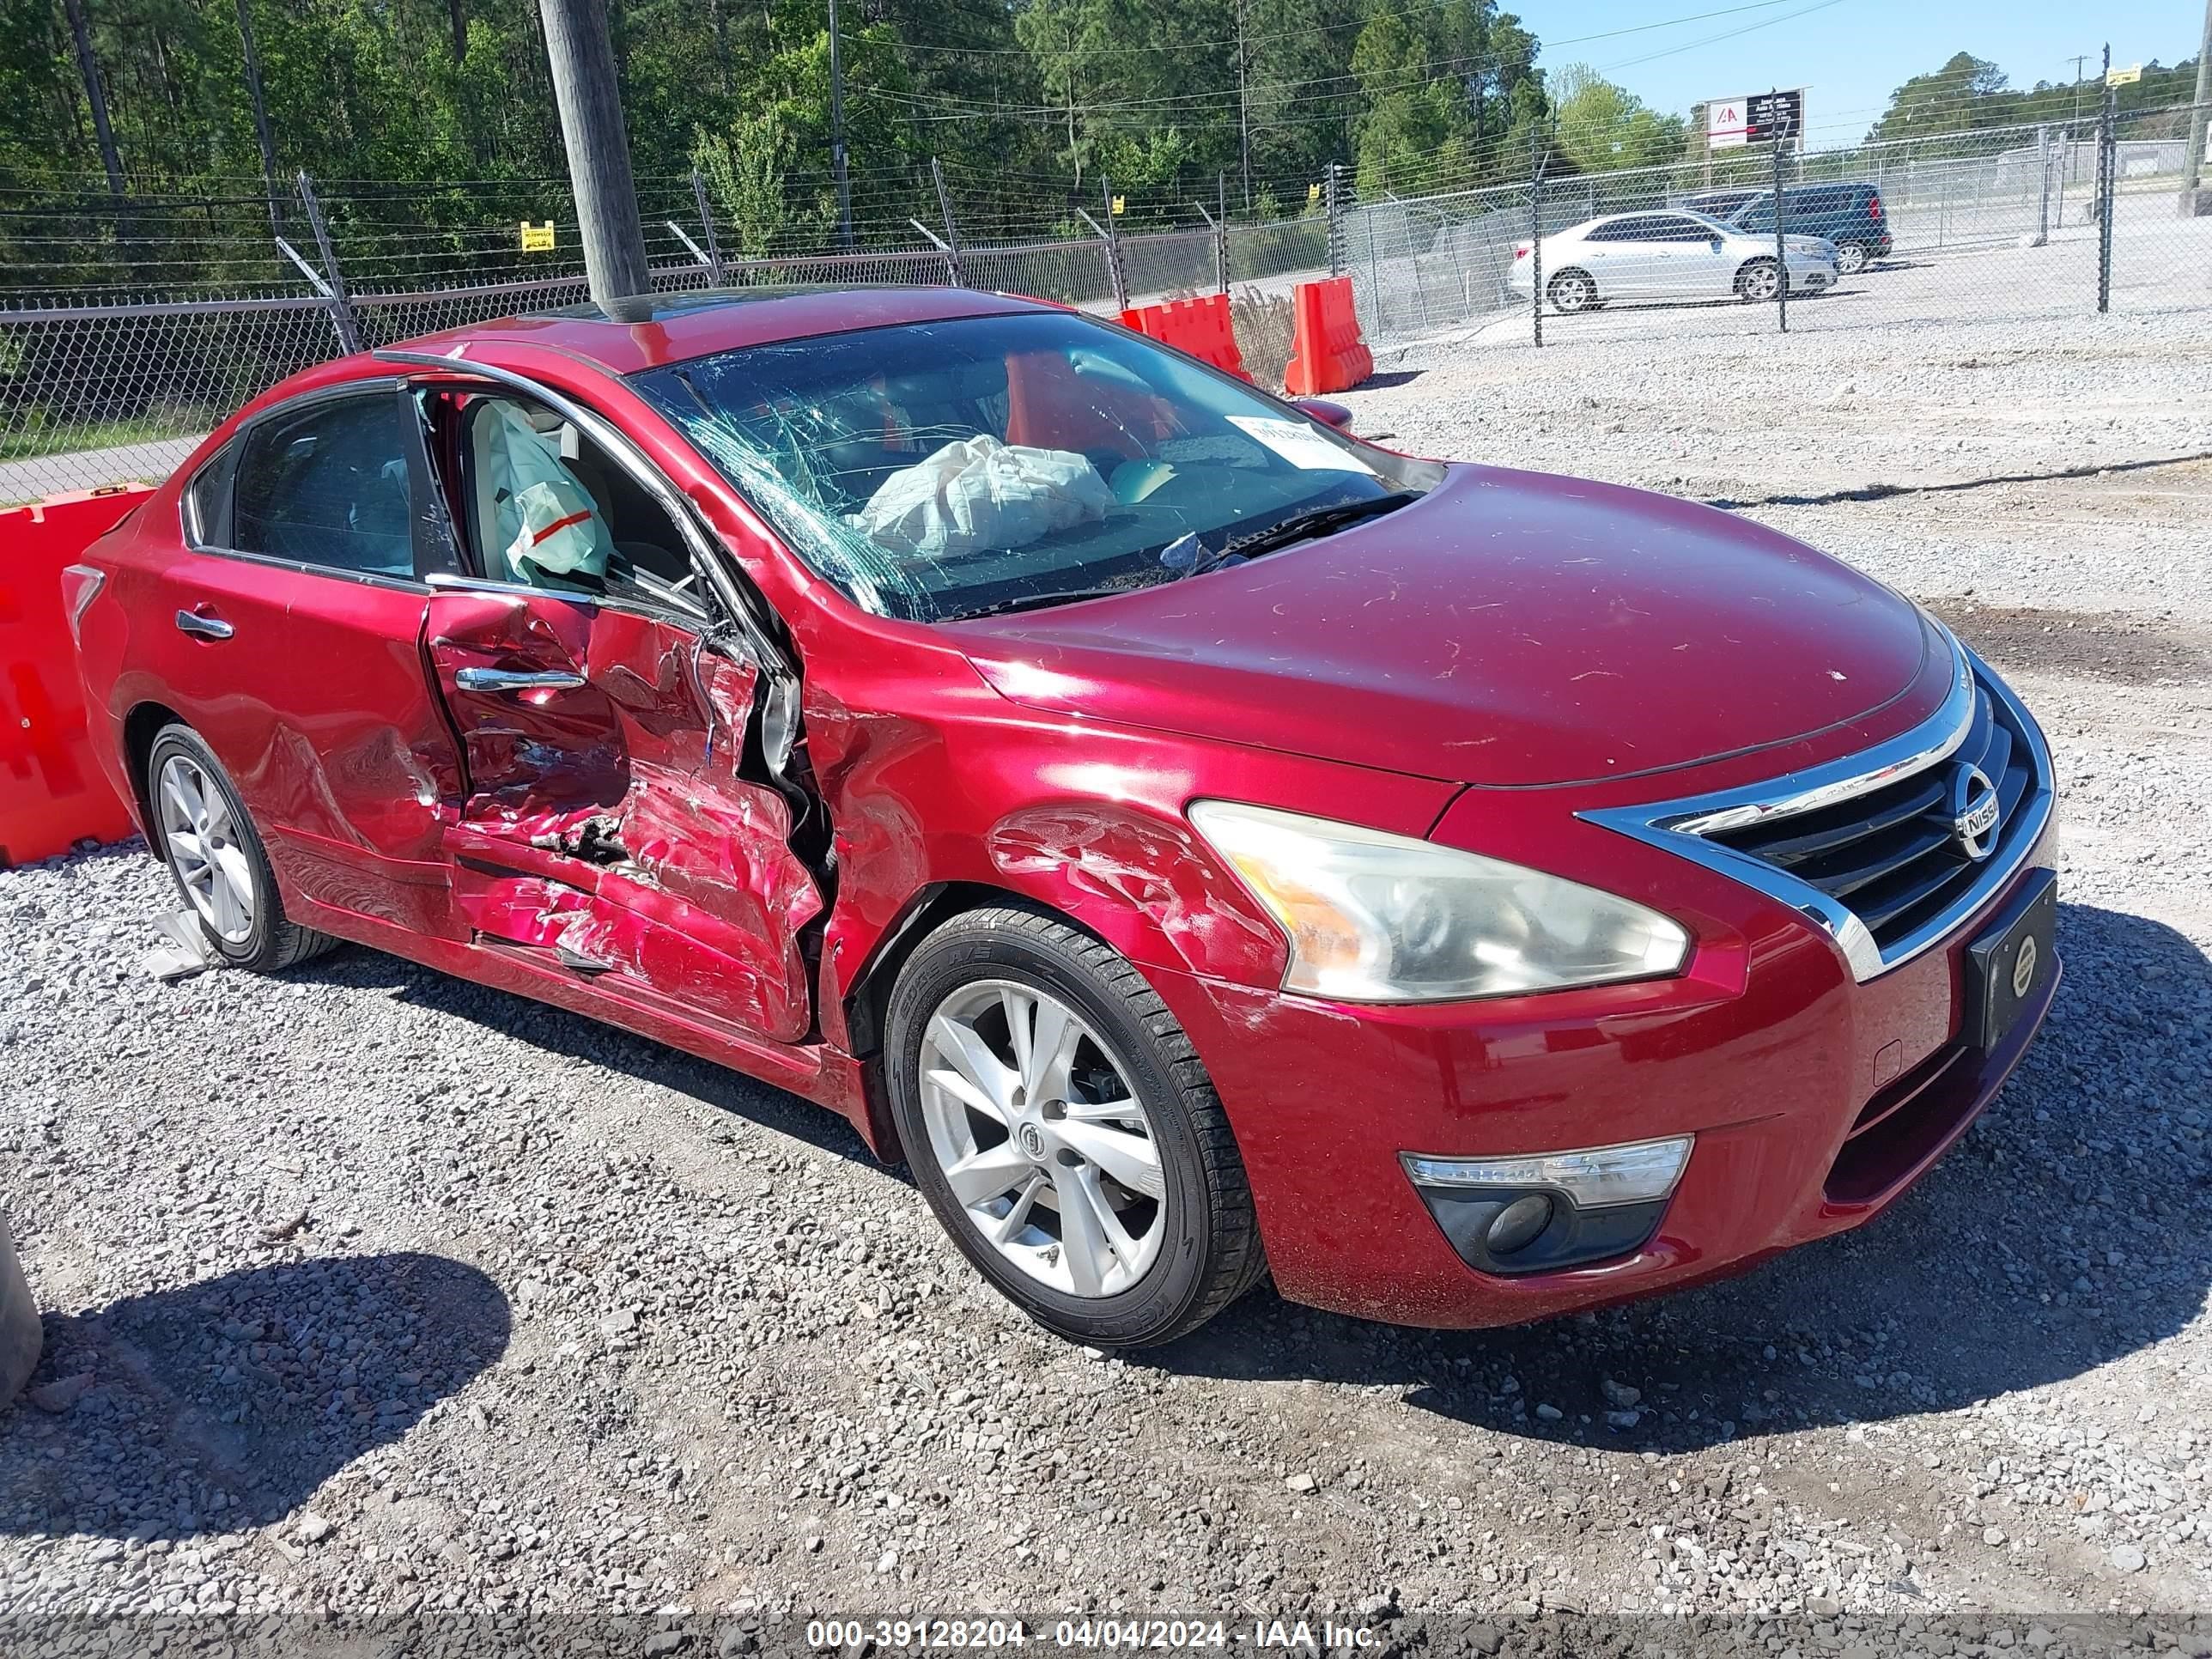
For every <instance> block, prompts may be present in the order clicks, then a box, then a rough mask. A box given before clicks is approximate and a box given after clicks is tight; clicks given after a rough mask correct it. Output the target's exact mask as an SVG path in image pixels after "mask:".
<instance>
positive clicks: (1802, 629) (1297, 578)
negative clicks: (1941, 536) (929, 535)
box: [947, 465, 1940, 786]
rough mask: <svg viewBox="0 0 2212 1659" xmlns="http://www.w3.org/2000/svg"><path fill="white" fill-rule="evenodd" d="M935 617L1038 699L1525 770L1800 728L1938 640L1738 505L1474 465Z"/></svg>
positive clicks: (1365, 751) (1912, 662) (1507, 772)
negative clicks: (1023, 604) (963, 617)
mask: <svg viewBox="0 0 2212 1659" xmlns="http://www.w3.org/2000/svg"><path fill="white" fill-rule="evenodd" d="M947 631H948V632H949V633H951V635H953V636H954V637H956V638H957V639H958V640H959V641H961V645H962V648H963V650H964V651H965V652H966V653H967V654H968V656H969V659H970V660H972V661H973V662H974V663H975V666H976V668H977V669H978V671H980V672H981V674H982V675H983V677H984V678H985V679H987V681H989V683H990V684H992V685H993V686H994V688H995V689H996V690H998V691H999V692H1000V695H1002V696H1006V697H1007V698H1009V699H1011V700H1012V701H1013V702H1018V703H1023V704H1025V705H1028V706H1030V707H1031V708H1039V709H1044V710H1048V711H1052V712H1055V713H1060V714H1069V715H1075V716H1081V717H1085V718H1090V719H1096V720H1110V721H1114V722H1116V723H1119V724H1123V725H1130V726H1149V727H1152V728H1154V729H1157V730H1164V731H1172V732H1182V733H1184V734H1187V735H1189V736H1194V737H1201V738H1215V739H1218V740H1221V741H1225V742H1229V743H1237V744H1252V745H1256V746H1258V747H1261V748H1267V749H1273V750H1285V751H1287V752H1291V753H1295V754H1304V755H1312V756H1316V757H1323V758H1327V759H1331V760H1340V761H1346V762H1351V763H1356V764H1361V765H1366V766H1374V767H1381V768H1384V769H1389V770H1391V771H1396V772H1403V773H1410V774H1414V775H1419V776H1423V777H1430V778H1437V779H1443V780H1446V781H1452V782H1460V783H1470V784H1488V785H1522V786H1526V785H1539V784H1559V783H1570V782H1578V781H1588V780H1594V779H1616V778H1622V777H1629V776H1634V775H1638V774H1641V773H1646V772H1654V771H1659V770H1663V769H1671V768H1675V767H1681V766H1687V765H1691V764H1693V763H1697V762H1699V761H1705V760H1711V759H1716V758H1718V757H1723V756H1730V755H1740V754H1743V753H1746V752H1747V751H1751V750H1758V749H1761V748H1765V747H1771V746H1772V745H1775V744H1784V743H1788V742H1790V741H1792V740H1794V739H1797V738H1805V737H1808V736H1811V735H1813V734H1814V733H1816V732H1821V731H1824V730H1826V729H1827V728H1829V727H1832V726H1841V725H1844V724H1846V723H1849V722H1851V721H1854V720H1858V719H1860V718H1862V717H1863V716H1865V715H1867V714H1870V713H1872V712H1873V711H1874V710H1875V709H1877V708H1880V707H1881V705H1883V704H1884V703H1886V702H1890V701H1892V700H1893V699H1895V698H1897V697H1898V696H1900V695H1902V694H1903V693H1904V692H1905V690H1906V689H1907V688H1908V687H1909V686H1911V684H1912V683H1913V681H1914V679H1915V678H1916V677H1917V675H1918V673H1919V672H1920V671H1921V668H1922V666H1923V663H1924V661H1925V659H1926V658H1927V656H1928V654H1929V652H1930V651H1931V650H1935V649H1939V648H1940V646H1939V645H1938V643H1937V641H1936V638H1935V636H1934V635H1932V634H1931V633H1930V632H1929V629H1926V628H1925V627H1924V626H1923V623H1922V621H1921V618H1920V617H1919V615H1918V613H1917V611H1915V610H1914V609H1913V607H1912V606H1911V605H1910V604H1908V603H1907V602H1906V601H1905V600H1904V599H1900V598H1899V596H1898V595H1896V594H1895V593H1893V592H1890V590H1889V589H1887V588H1886V587H1883V586H1881V585H1880V584H1879V583H1877V582H1875V581H1872V580H1869V579H1868V578H1866V577H1864V576H1862V575H1860V574H1857V572H1856V571H1853V570H1851V569H1850V568H1847V567H1845V566H1844V565H1842V564H1840V563H1838V562H1836V561H1835V560H1833V559H1831V558H1829V557H1827V556H1826V555H1824V554H1821V553H1819V552H1816V551H1814V550H1813V549H1812V548H1809V547H1808V546H1806V545H1805V544H1802V542H1797V541H1794V540H1792V539H1791V538H1789V537H1787V536H1784V535H1782V534H1780V533H1779V532H1776V531H1772V530H1769V529H1767V528H1765V526H1761V525H1759V524H1755V523H1753V522H1752V521H1750V520H1746V519H1740V518H1736V517H1735V516H1733V515H1731V514H1729V513H1723V512H1720V511H1718V510H1717V509H1715V508H1712V507H1703V506H1699V505H1698V504H1697V503H1695V502H1692V501H1680V500H1677V499H1675V498H1674V497H1673V496H1668V495H1654V494H1650V493H1648V492H1645V491H1642V490H1634V489H1622V488H1620V487H1618V486H1615V485H1610V484H1601V483H1590V482H1588V481H1587V480H1583V479H1578V478H1567V477H1553V476H1551V475H1549V474H1545V473H1535V472H1519V471H1507V470H1505V469H1502V468H1498V467H1485V466H1468V465H1455V466H1453V467H1451V468H1450V469H1449V471H1448V472H1447V475H1446V477H1445V480H1444V482H1443V483H1442V484H1440V485H1438V486H1437V489H1434V490H1433V491H1431V493H1430V494H1429V495H1427V496H1426V497H1425V498H1424V499H1423V500H1421V501H1418V502H1416V503H1414V504H1413V506H1411V507H1404V508H1401V510H1399V511H1398V512H1395V513H1389V514H1388V515H1386V516H1384V517H1382V518H1379V519H1375V520H1370V521H1368V522H1366V523H1364V524H1361V525H1358V526H1355V527H1354V528H1352V529H1350V530H1346V531H1343V532H1339V533H1338V534H1336V535H1334V536H1329V537H1327V538H1322V539H1321V540H1318V541H1314V542H1308V543H1301V544H1294V545H1292V546H1291V547H1288V548H1285V549H1283V550H1279V551H1278V552H1275V553H1271V554H1269V555H1267V556H1265V557H1263V558H1259V559H1255V560H1253V561H1252V562H1249V563H1247V564H1243V565H1241V566H1237V567H1234V568H1230V569H1226V570H1217V571H1212V572H1209V573H1208V574H1205V575H1201V576H1196V577H1193V578H1190V579H1188V580H1184V581H1178V582H1172V583H1167V584H1163V585H1160V586H1153V587H1147V588H1143V589H1139V590H1137V591H1135V592H1130V593H1127V594H1117V595H1115V596H1113V597H1111V598H1109V599H1094V600H1086V601H1082V602H1079V603H1076V604H1073V605H1061V606H1055V607H1053V608H1051V609H1049V610H1044V611H1024V612H1018V613H1016V614H1014V615H1011V616H1006V617H989V618H981V619H976V620H971V621H966V622H960V623H951V624H949V625H948V629H947Z"/></svg>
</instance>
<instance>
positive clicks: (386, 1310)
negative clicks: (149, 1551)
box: [0, 1252, 511, 1538]
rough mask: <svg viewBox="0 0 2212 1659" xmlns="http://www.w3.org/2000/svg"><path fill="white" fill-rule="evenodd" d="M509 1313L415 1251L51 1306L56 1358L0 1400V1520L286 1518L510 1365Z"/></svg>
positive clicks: (117, 1533)
mask: <svg viewBox="0 0 2212 1659" xmlns="http://www.w3.org/2000/svg"><path fill="white" fill-rule="evenodd" d="M510 1323H511V1321H510V1317H509V1314H508V1310H507V1298H506V1297H504V1296H503V1295H501V1292H500V1291H499V1288H498V1286H496V1285H494V1284H493V1283H492V1281H491V1280H490V1279H487V1278H486V1277H485V1276H484V1275H483V1273H479V1272H477V1270H476V1269H475V1268H474V1267H470V1266H468V1265H467V1264H465V1263H464V1262H459V1261H451V1260H449V1259H447V1257H444V1256H438V1255H422V1254H418V1253H415V1252H404V1253H398V1254H393V1255H358V1256H332V1257H321V1258H318V1259H315V1260H312V1261H285V1262H277V1263H272V1264H271V1265H270V1266H267V1267H248V1268H243V1269H240V1271H239V1272H236V1273H225V1274H223V1275H222V1277H221V1278H219V1279H205V1280H202V1281H201V1282H199V1283H197V1284H191V1285H180V1286H179V1287H178V1288H176V1289H174V1290H168V1291H154V1292H152V1293H151V1294H149V1295H146V1296H134V1297H126V1298H125V1299H124V1300H123V1301H120V1302H116V1303H112V1304H109V1305H108V1306H106V1307H104V1308H95V1309H93V1310H88V1311H87V1312H83V1313H77V1314H49V1315H48V1316H46V1358H45V1359H44V1360H43V1361H42V1362H41V1363H40V1367H39V1370H38V1371H37V1373H36V1374H35V1375H34V1376H33V1377H32V1379H31V1384H30V1387H29V1389H27V1390H26V1391H25V1394H24V1395H23V1397H22V1398H21V1399H19V1400H18V1401H16V1402H15V1406H14V1407H13V1409H12V1410H11V1409H9V1408H7V1407H0V1534H46V1535H51V1534H66V1533H73V1532H74V1533H88V1534H95V1535H104V1536H107V1537H113V1538H125V1537H131V1536H134V1535H136V1536H140V1537H147V1538H153V1537H161V1536H177V1535H181V1534H189V1533H193V1532H197V1531H212V1532H224V1531H230V1530H234V1529H236V1528H246V1527H252V1526H256V1525H261V1524H265V1523H269V1522H275V1521H277V1520H279V1519H281V1518H282V1517H283V1516H286V1515H288V1514H289V1513H290V1512H291V1511H292V1510H295V1509H296V1508H298V1507H299V1506H300V1504H302V1503H304V1502H305V1501H306V1500H307V1498H308V1496H309V1495H310V1494H312V1493H313V1492H314V1491H315V1489H316V1488H317V1487H319V1486H321V1485H322V1484H323V1482H325V1480H329V1479H330V1478H331V1476H332V1475H333V1474H337V1472H338V1471H339V1470H340V1469H342V1468H345V1467H346V1465H348V1464H349V1463H351V1462H353V1461H354V1460H355V1459H356V1458H358V1457H360V1456H362V1455H363V1454H364V1453H367V1452H370V1451H374V1449H376V1448H378V1447H380V1446H384V1445H388V1444H390V1443H392V1442H393V1441H395V1440H398V1438H399V1437H401V1436H402V1435H404V1434H405V1433H406V1432H407V1431H409V1430H410V1429H411V1428H413V1427H414V1426H415V1425H416V1423H417V1422H419V1421H420V1420H421V1419H422V1416H423V1413H426V1412H428V1411H429V1410H430V1409H432V1408H433V1407H435V1406H436V1405H437V1404H438V1402H439V1401H441V1400H444V1399H446V1398H447V1396H448V1395H452V1394H453V1392H454V1391H455V1390H457V1389H459V1388H461V1387H462V1386H463V1385H464V1384H465V1383H467V1382H468V1381H469V1380H470V1379H471V1377H473V1376H476V1375H477V1373H478V1372H479V1371H481V1370H483V1369H484V1368H485V1367H486V1366H488V1365H489V1364H492V1363H493V1362H495V1360H497V1359H498V1358H499V1357H500V1356H501V1354H502V1353H504V1352H506V1351H507V1333H508V1329H509V1326H510ZM42 1401H43V1402H44V1403H43V1407H42V1405H41V1403H40V1402H42Z"/></svg>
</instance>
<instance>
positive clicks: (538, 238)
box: [522, 219, 553, 253]
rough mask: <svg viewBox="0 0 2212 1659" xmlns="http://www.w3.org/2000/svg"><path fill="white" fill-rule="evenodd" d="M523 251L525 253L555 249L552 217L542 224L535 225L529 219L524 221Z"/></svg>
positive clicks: (546, 251)
mask: <svg viewBox="0 0 2212 1659" xmlns="http://www.w3.org/2000/svg"><path fill="white" fill-rule="evenodd" d="M522 251H523V252H525V253H550V252H552V251H553V222H552V221H551V220H550V219H548V220H547V221H546V222H544V224H542V225H533V224H532V223H531V222H530V221H529V220H527V219H525V220H524V221H523V222H522Z"/></svg>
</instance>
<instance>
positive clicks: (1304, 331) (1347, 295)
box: [1283, 276, 1375, 398]
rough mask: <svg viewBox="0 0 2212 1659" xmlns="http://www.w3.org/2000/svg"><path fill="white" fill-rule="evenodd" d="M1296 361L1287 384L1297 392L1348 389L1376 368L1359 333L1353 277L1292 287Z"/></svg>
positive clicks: (1285, 373)
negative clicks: (1354, 302) (1353, 296)
mask: <svg viewBox="0 0 2212 1659" xmlns="http://www.w3.org/2000/svg"><path fill="white" fill-rule="evenodd" d="M1291 322H1292V332H1291V362H1290V366H1289V367H1288V368H1285V369H1284V371H1283V389H1284V390H1285V392H1288V393H1290V395H1291V397H1293V398H1318V397H1320V396H1321V395H1322V393H1323V392H1345V391H1348V390H1350V389H1351V388H1352V387H1353V386H1358V384H1359V383H1360V382H1361V381H1362V380H1365V379H1366V378H1367V377H1368V376H1369V375H1370V374H1373V373H1374V372H1375V358H1374V355H1373V354H1372V353H1371V352H1370V351H1369V350H1368V349H1367V347H1366V345H1365V343H1364V342H1362V341H1361V339H1360V337H1359V314H1358V312H1356V311H1354V310H1353V309H1352V278H1351V277H1349V276H1332V277H1330V278H1328V280H1327V281H1326V282H1320V283H1299V284H1298V285H1297V287H1296V288H1295V289H1291Z"/></svg>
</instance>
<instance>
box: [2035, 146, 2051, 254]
mask: <svg viewBox="0 0 2212 1659" xmlns="http://www.w3.org/2000/svg"><path fill="white" fill-rule="evenodd" d="M2035 164H2036V165H2035V172H2036V177H2037V179H2038V181H2039V182H2038V185H2037V188H2036V209H2035V246H2038V247H2041V246H2044V245H2045V243H2047V242H2049V241H2050V240H2051V129H2050V128H2049V127H2048V126H2040V127H2038V128H2036V130H2035Z"/></svg>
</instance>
